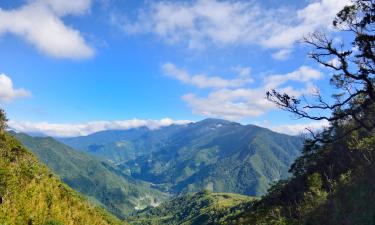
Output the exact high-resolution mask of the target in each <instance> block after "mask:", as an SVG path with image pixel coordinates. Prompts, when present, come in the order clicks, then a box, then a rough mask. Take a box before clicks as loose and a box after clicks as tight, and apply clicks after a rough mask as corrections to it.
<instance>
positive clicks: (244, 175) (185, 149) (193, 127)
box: [62, 119, 303, 195]
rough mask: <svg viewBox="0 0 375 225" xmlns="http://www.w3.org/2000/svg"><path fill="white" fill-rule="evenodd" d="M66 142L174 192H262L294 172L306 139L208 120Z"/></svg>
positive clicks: (252, 193)
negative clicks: (295, 161) (289, 170)
mask: <svg viewBox="0 0 375 225" xmlns="http://www.w3.org/2000/svg"><path fill="white" fill-rule="evenodd" d="M107 137H108V138H107ZM109 137H111V138H109ZM62 141H64V142H65V143H67V144H70V145H71V146H73V147H77V148H81V150H83V151H87V152H89V153H90V154H92V155H95V156H97V157H99V158H101V159H107V160H109V161H112V162H114V163H115V164H116V165H117V166H118V167H119V168H121V169H122V171H124V172H125V173H128V174H129V175H132V176H133V177H134V178H137V179H141V180H145V181H149V182H152V183H154V184H156V185H158V186H159V187H160V188H164V189H165V190H167V191H170V192H173V193H187V192H196V191H200V190H203V189H209V190H212V191H215V192H233V193H240V194H247V195H261V194H263V193H265V191H266V190H267V188H268V187H269V184H270V183H272V182H273V181H275V180H279V179H280V178H285V177H287V176H288V172H287V171H288V168H289V166H290V164H291V163H292V162H293V160H294V159H295V158H296V157H297V156H298V155H299V152H300V149H301V147H302V142H303V139H302V138H300V137H294V136H288V135H284V134H279V133H275V132H272V131H270V130H268V129H265V128H261V127H257V126H254V125H246V126H244V125H241V124H239V123H234V122H229V121H225V120H219V119H206V120H203V121H200V122H197V123H190V124H187V125H173V126H169V127H165V128H161V129H158V130H149V129H147V128H140V129H132V130H128V131H103V132H100V133H96V134H92V135H89V136H86V137H76V138H68V139H63V140H62ZM114 146H115V147H114ZM103 152H105V153H103ZM135 152H137V153H135ZM108 154H109V156H108ZM119 155H121V157H118V156H119ZM122 161H124V162H122Z"/></svg>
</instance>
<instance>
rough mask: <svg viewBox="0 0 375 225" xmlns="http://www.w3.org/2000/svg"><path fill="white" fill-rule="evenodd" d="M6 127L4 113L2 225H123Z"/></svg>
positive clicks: (0, 123)
mask: <svg viewBox="0 0 375 225" xmlns="http://www.w3.org/2000/svg"><path fill="white" fill-rule="evenodd" d="M5 128H6V118H5V114H4V112H3V111H2V110H0V224H9V225H11V224H12V225H13V224H20V225H21V224H22V225H24V224H28V225H33V224H36V225H52V224H53V225H76V224H77V225H80V224H82V225H87V224H92V225H106V224H108V225H109V224H121V222H120V221H119V220H118V219H117V218H115V217H114V216H112V215H110V214H109V213H107V212H105V211H104V210H102V209H100V208H98V207H96V206H93V205H91V204H90V203H88V202H87V201H86V200H85V199H84V198H82V197H81V196H80V195H79V194H77V193H76V192H74V191H73V190H72V189H70V188H69V187H68V186H67V185H65V184H64V183H62V182H61V181H60V180H59V178H58V177H56V176H55V175H54V174H53V173H52V172H51V171H50V170H49V169H48V168H47V167H46V166H44V165H41V164H40V163H39V162H38V161H37V160H36V158H35V157H34V156H33V155H32V154H31V153H30V152H29V151H28V150H26V149H25V148H24V147H23V146H22V145H21V144H20V143H19V142H18V141H17V140H16V139H15V138H14V137H12V136H11V135H9V134H8V133H6V132H5Z"/></svg>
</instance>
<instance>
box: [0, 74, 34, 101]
mask: <svg viewBox="0 0 375 225" xmlns="http://www.w3.org/2000/svg"><path fill="white" fill-rule="evenodd" d="M29 96H31V94H30V92H29V91H27V90H25V89H23V88H18V89H15V88H14V87H13V82H12V80H11V79H10V78H9V77H8V76H7V75H5V74H0V101H3V102H9V101H12V100H13V99H15V98H25V97H29Z"/></svg>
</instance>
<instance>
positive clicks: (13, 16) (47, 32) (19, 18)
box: [0, 0, 94, 58]
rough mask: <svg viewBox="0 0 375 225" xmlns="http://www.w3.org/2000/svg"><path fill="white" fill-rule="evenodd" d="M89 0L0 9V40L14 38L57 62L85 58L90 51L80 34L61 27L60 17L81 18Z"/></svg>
mask: <svg viewBox="0 0 375 225" xmlns="http://www.w3.org/2000/svg"><path fill="white" fill-rule="evenodd" d="M90 5H91V0H76V1H64V0H31V1H27V3H26V4H25V5H23V6H21V7H20V8H17V9H11V10H3V9H1V8H0V36H1V35H4V34H6V33H11V34H14V35H16V36H18V37H20V38H23V39H25V40H26V41H28V42H29V43H31V44H32V45H34V46H35V47H36V48H37V49H39V50H40V51H41V52H43V53H45V54H47V55H50V56H54V57H57V58H87V57H90V56H92V55H93V54H94V50H93V49H92V48H91V47H90V46H88V45H87V43H86V42H85V40H84V38H83V37H82V35H81V33H80V32H79V31H78V30H75V29H73V28H72V27H70V26H67V25H66V24H64V22H63V20H62V17H64V16H67V15H81V14H84V13H85V12H87V11H88V10H89V8H90Z"/></svg>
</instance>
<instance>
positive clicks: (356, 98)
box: [267, 0, 375, 143]
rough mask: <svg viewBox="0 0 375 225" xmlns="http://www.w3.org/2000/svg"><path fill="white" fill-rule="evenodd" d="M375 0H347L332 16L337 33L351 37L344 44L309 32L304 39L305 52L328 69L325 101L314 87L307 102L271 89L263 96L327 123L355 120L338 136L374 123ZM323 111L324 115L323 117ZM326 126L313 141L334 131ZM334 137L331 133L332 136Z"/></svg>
mask: <svg viewBox="0 0 375 225" xmlns="http://www.w3.org/2000/svg"><path fill="white" fill-rule="evenodd" d="M374 22H375V1H374V0H353V1H352V4H351V5H348V6H346V7H345V8H344V9H342V10H341V11H340V12H339V13H338V14H337V17H336V19H335V20H334V21H333V26H334V28H335V29H337V30H338V31H339V32H344V33H347V34H348V35H349V36H350V37H351V38H352V41H351V43H350V44H349V46H348V47H345V44H342V43H337V42H335V41H334V40H333V39H330V38H328V37H327V36H326V35H325V34H322V33H320V32H315V33H313V34H311V35H309V36H308V37H306V38H305V42H306V43H308V44H309V45H311V46H313V48H314V51H313V52H311V53H310V54H309V56H310V57H311V58H312V59H313V60H315V61H316V62H318V63H319V64H320V65H323V66H324V67H326V68H329V69H331V70H333V71H334V75H333V76H332V77H331V80H330V82H331V85H332V86H333V87H334V88H335V90H336V92H335V93H334V94H333V95H332V99H329V100H326V99H324V98H323V97H322V95H321V94H320V93H319V92H317V93H315V94H314V97H315V98H314V99H313V101H311V99H310V100H308V99H309V98H307V97H303V98H296V97H294V96H291V95H289V94H287V93H280V92H278V91H277V90H270V91H269V92H267V98H268V99H269V100H270V101H272V102H274V103H275V104H276V105H277V106H279V107H280V108H282V109H284V110H287V111H289V112H292V113H293V114H294V115H296V116H297V117H299V118H308V119H312V120H318V121H321V120H326V121H328V122H330V123H331V124H332V125H335V124H344V123H345V122H346V121H355V126H352V127H351V128H350V129H348V130H346V132H345V133H343V134H342V135H341V136H340V137H339V138H342V137H344V136H346V135H348V134H350V133H351V132H353V131H355V130H358V129H360V128H365V129H366V130H367V131H371V130H373V129H374V127H375V114H374V108H375V106H374V105H375V87H374V83H375V55H374V52H375V34H374V31H375V24H374ZM325 115H329V116H325ZM334 128H335V126H331V127H330V128H329V129H327V130H325V132H322V133H320V134H318V135H315V134H314V133H313V132H312V131H310V132H311V134H312V135H313V139H312V140H313V143H317V142H331V141H333V140H332V139H330V138H329V137H332V136H333V135H331V134H337V133H335V132H336V130H335V129H334ZM334 136H335V138H338V137H337V135H334Z"/></svg>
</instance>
